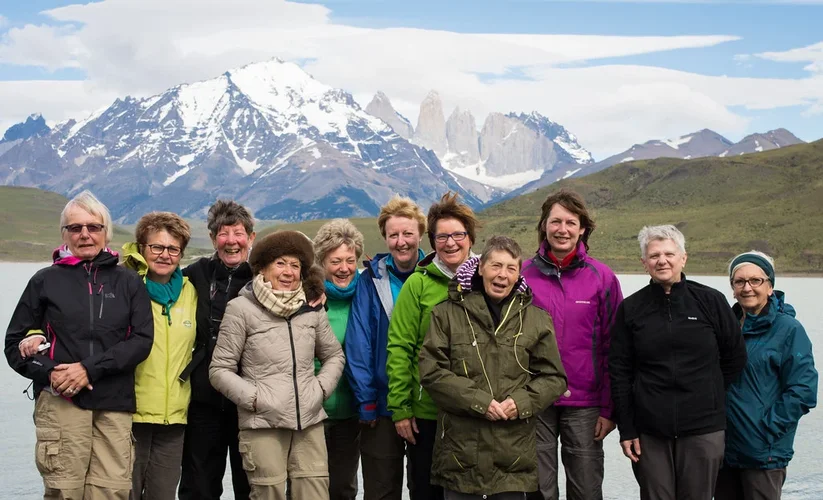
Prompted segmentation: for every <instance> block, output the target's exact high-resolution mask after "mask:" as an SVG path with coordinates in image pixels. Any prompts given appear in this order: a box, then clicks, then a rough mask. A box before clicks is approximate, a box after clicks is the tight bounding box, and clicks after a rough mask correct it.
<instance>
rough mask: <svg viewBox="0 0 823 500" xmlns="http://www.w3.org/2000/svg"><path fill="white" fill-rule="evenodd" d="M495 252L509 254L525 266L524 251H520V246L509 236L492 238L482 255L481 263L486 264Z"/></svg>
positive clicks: (487, 242)
mask: <svg viewBox="0 0 823 500" xmlns="http://www.w3.org/2000/svg"><path fill="white" fill-rule="evenodd" d="M493 252H507V253H508V254H509V255H511V256H512V257H513V258H515V259H517V261H518V262H519V263H520V264H521V265H522V264H523V251H522V250H521V249H520V245H518V244H517V242H516V241H514V240H513V239H511V238H509V237H508V236H492V237H491V238H489V239H488V241H486V247H485V248H484V249H483V253H481V254H480V262H481V263H486V261H487V260H489V257H490V256H491V254H492V253H493Z"/></svg>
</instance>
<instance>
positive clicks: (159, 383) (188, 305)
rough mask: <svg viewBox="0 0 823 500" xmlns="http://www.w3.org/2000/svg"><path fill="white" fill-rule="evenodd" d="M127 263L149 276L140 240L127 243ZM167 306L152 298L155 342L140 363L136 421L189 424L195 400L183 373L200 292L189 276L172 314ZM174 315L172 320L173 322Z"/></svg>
mask: <svg viewBox="0 0 823 500" xmlns="http://www.w3.org/2000/svg"><path fill="white" fill-rule="evenodd" d="M123 265H124V266H126V267H128V268H129V269H132V270H134V271H136V272H137V274H138V275H140V276H142V277H143V281H144V282H145V280H146V273H147V271H148V265H147V264H146V261H145V259H144V258H143V256H142V255H141V254H140V252H139V251H138V249H137V244H136V243H127V244H126V245H123ZM163 308H164V306H163V305H162V304H158V303H157V302H155V301H153V300H152V301H151V311H152V316H153V317H154V343H153V344H152V348H151V354H149V357H148V358H146V360H145V361H143V362H142V363H140V364H139V365H137V370H136V371H135V377H134V378H135V380H134V384H135V385H134V391H135V394H136V396H137V412H136V413H135V414H134V421H135V422H138V423H143V424H165V425H168V424H185V423H186V417H187V414H188V411H189V401H190V400H191V383H190V382H189V381H188V380H180V373H182V371H183V369H184V368H185V367H186V366H187V365H188V364H189V363H190V362H191V353H192V349H193V348H194V338H195V329H196V323H197V318H196V314H197V292H196V291H195V290H194V285H192V284H191V283H190V282H189V279H188V278H185V277H184V278H183V288H182V290H181V291H180V296H179V297H178V298H177V302H175V303H174V305H173V306H172V308H171V312H170V315H164V314H163ZM169 318H171V324H170V323H169Z"/></svg>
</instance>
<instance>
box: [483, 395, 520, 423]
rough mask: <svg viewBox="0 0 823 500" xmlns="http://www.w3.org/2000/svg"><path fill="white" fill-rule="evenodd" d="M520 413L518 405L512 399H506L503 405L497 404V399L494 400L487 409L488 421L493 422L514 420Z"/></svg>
mask: <svg viewBox="0 0 823 500" xmlns="http://www.w3.org/2000/svg"><path fill="white" fill-rule="evenodd" d="M519 413H520V412H519V411H518V410H517V404H515V402H514V400H513V399H512V398H511V397H508V398H506V399H505V400H504V401H503V402H502V403H499V402H497V400H496V399H492V402H491V403H489V407H488V408H486V419H487V420H491V421H495V420H514V419H516V418H517V415H519Z"/></svg>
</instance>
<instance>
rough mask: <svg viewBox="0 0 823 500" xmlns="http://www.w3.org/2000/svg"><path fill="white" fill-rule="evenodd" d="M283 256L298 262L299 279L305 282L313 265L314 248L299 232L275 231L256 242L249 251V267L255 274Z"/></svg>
mask: <svg viewBox="0 0 823 500" xmlns="http://www.w3.org/2000/svg"><path fill="white" fill-rule="evenodd" d="M284 255H289V256H291V257H296V258H297V259H298V260H299V261H300V278H301V279H303V280H305V279H306V277H307V276H308V275H309V270H310V269H311V267H312V264H314V248H313V247H312V242H311V240H310V239H309V237H308V236H306V235H305V234H303V233H301V232H300V231H277V232H274V233H271V234H268V235H266V236H265V237H263V238H261V239H260V240H258V241H256V242H255V243H254V248H252V249H251V255H250V256H249V265H251V270H252V272H254V274H257V273H259V272H260V271H262V270H263V269H264V268H266V266H268V265H269V264H271V263H272V262H274V261H275V260H276V259H278V258H280V257H283V256H284Z"/></svg>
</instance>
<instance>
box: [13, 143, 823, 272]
mask: <svg viewBox="0 0 823 500" xmlns="http://www.w3.org/2000/svg"><path fill="white" fill-rule="evenodd" d="M561 186H563V187H569V188H572V189H575V190H577V191H578V192H580V193H581V194H583V196H584V197H585V198H586V200H587V202H588V203H589V205H590V207H591V208H592V211H593V212H594V217H595V220H596V222H597V230H596V231H595V232H594V233H593V235H592V238H591V240H590V242H589V243H590V246H591V253H592V254H593V255H594V256H595V257H597V258H599V259H601V260H603V261H605V262H606V263H608V264H609V265H611V266H612V267H613V268H614V269H616V270H618V271H622V272H642V268H641V266H640V263H639V248H638V245H637V240H636V237H637V232H638V231H639V230H640V228H641V227H642V226H644V225H648V224H667V223H670V224H675V225H677V226H678V227H679V228H680V229H681V230H682V231H683V232H684V234H685V235H686V248H687V250H688V253H689V262H688V264H687V266H686V270H687V271H688V272H691V273H712V274H718V273H724V272H725V266H726V263H727V262H728V260H729V259H730V258H731V257H733V256H734V255H735V254H737V253H739V252H742V251H746V250H751V249H753V248H754V249H758V250H763V251H766V252H768V253H769V254H771V255H773V256H774V257H775V258H776V261H777V262H776V263H777V268H778V272H779V273H786V272H792V273H818V274H819V273H823V141H817V142H814V143H810V144H802V145H798V146H792V147H787V148H782V149H777V150H772V151H767V152H764V153H756V154H750V155H743V156H737V157H734V158H705V159H695V160H675V159H658V160H650V161H637V162H631V163H623V164H620V165H615V166H613V167H611V168H608V169H606V170H604V171H602V172H598V173H596V174H593V175H590V176H588V177H583V178H580V179H567V180H564V181H562V182H560V183H559V184H554V185H552V186H548V187H546V188H542V189H540V190H538V191H536V192H534V193H530V194H527V195H524V196H521V197H518V198H515V199H512V200H508V201H506V202H504V203H500V204H498V205H495V206H493V207H491V208H489V209H487V210H485V211H483V212H482V213H481V214H480V218H481V220H482V221H483V227H482V228H481V230H480V234H479V238H478V240H479V241H478V243H477V245H475V249H476V250H478V251H479V250H480V249H481V248H482V243H483V241H485V239H486V238H487V237H488V236H489V235H493V234H507V235H510V236H512V237H514V238H515V239H517V240H518V241H519V242H520V244H521V245H522V246H523V248H524V250H525V251H526V253H527V254H530V253H532V252H533V251H534V250H535V248H536V247H537V241H536V230H535V226H536V224H537V220H538V218H539V216H540V207H541V205H542V203H543V200H545V198H546V196H547V195H548V194H549V193H551V192H553V191H554V190H556V189H558V188H559V187H561ZM65 202H66V200H65V198H62V197H61V196H59V195H55V194H52V193H46V192H43V191H39V190H34V189H27V188H7V187H0V208H2V209H3V213H4V214H7V215H6V216H4V217H3V218H2V220H0V229H3V231H2V232H0V235H2V236H0V260H42V259H47V258H48V257H49V255H50V252H51V249H52V248H53V247H54V246H56V244H57V243H58V242H59V238H60V235H59V231H58V229H57V224H58V220H59V215H60V211H61V210H62V208H63V205H64V204H65ZM352 221H353V222H354V223H355V225H356V226H357V227H358V228H359V229H360V230H361V231H362V232H363V234H364V237H365V240H366V253H367V254H368V255H374V254H375V253H378V252H383V251H385V245H384V243H383V240H382V238H381V237H380V233H379V231H378V228H377V222H376V219H375V218H364V219H352ZM190 222H191V224H192V229H193V231H194V233H195V234H194V237H193V239H192V243H191V247H192V248H191V249H190V251H189V252H188V256H189V257H193V256H195V255H197V254H207V253H209V252H210V251H211V250H210V247H211V245H210V243H209V241H208V235H207V232H206V229H205V224H204V223H203V222H202V221H190ZM324 222H325V221H323V220H314V221H306V222H302V223H295V224H280V223H271V222H261V223H258V227H257V229H258V237H261V236H264V235H266V234H268V233H269V232H271V231H273V230H275V229H297V230H300V231H303V232H304V233H306V234H307V235H308V236H309V237H314V235H315V234H316V233H317V229H318V228H319V227H320V226H321V225H322V224H323V223H324ZM272 224H273V225H272ZM132 232H133V226H128V227H124V228H120V229H118V232H117V234H116V236H115V245H117V246H118V247H119V245H120V244H122V242H124V241H126V240H128V239H129V238H131V236H130V235H131V234H132ZM4 238H5V239H4ZM10 240H13V241H10ZM424 243H425V244H424V247H425V248H426V249H428V242H427V241H425V242H424ZM198 248H199V250H198Z"/></svg>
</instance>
